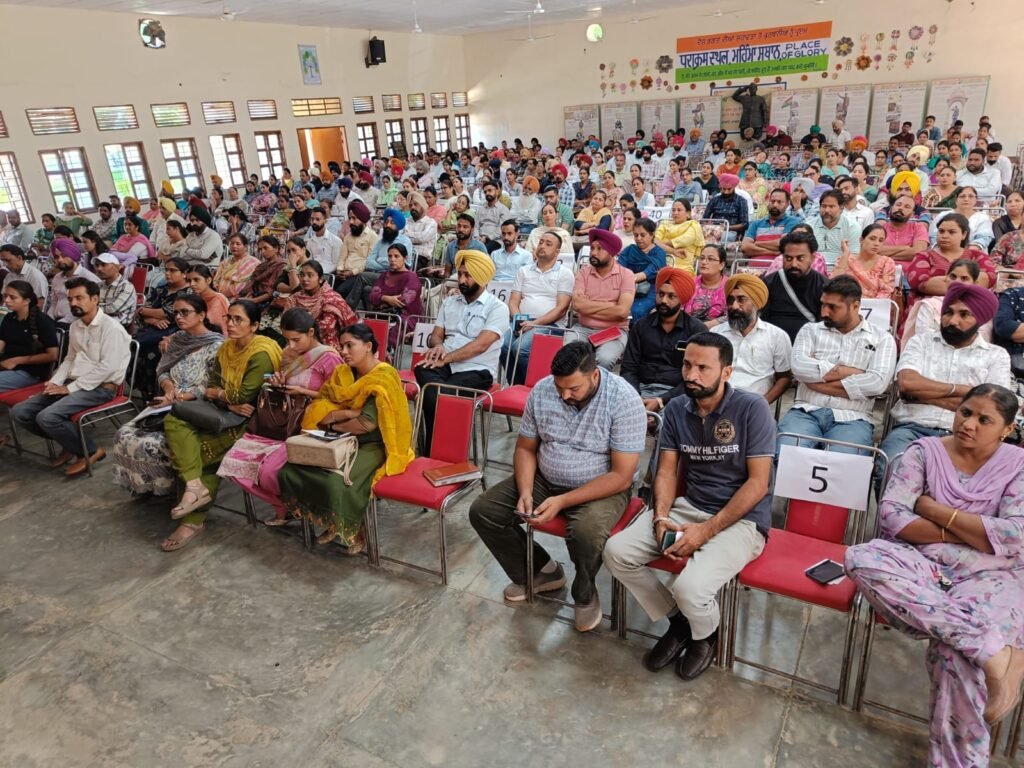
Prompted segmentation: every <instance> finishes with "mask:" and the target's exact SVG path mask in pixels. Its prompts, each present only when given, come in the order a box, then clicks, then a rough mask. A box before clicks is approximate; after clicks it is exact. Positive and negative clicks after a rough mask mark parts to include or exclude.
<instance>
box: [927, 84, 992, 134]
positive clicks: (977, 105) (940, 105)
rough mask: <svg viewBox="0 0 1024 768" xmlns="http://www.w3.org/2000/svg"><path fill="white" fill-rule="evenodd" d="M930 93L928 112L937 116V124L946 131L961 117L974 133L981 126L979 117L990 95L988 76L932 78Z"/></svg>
mask: <svg viewBox="0 0 1024 768" xmlns="http://www.w3.org/2000/svg"><path fill="white" fill-rule="evenodd" d="M930 85H931V90H930V92H929V94H928V114H929V115H935V124H936V125H937V126H939V128H941V129H942V131H943V134H945V131H946V129H947V128H948V127H949V126H951V125H952V124H953V123H955V122H956V121H957V120H963V121H964V128H965V129H966V130H967V131H968V132H970V133H974V131H975V130H976V129H977V127H978V119H979V118H980V117H981V116H982V115H984V114H985V99H986V98H987V97H988V78H987V77H958V78H953V79H951V80H932V81H931V83H930Z"/></svg>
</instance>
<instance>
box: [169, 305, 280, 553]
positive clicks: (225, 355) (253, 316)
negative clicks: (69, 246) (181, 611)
mask: <svg viewBox="0 0 1024 768" xmlns="http://www.w3.org/2000/svg"><path fill="white" fill-rule="evenodd" d="M226 325H227V336H228V340H227V341H226V342H224V343H223V344H221V345H220V349H218V350H217V357H216V359H215V361H214V365H213V371H212V372H211V374H210V378H209V381H208V383H207V389H206V392H205V399H206V400H208V401H212V402H216V403H219V404H221V405H222V406H224V407H226V409H227V410H228V411H230V412H231V413H233V414H237V415H238V416H243V417H246V418H248V417H249V416H251V415H252V412H253V410H254V407H253V404H254V403H255V402H256V399H257V397H259V393H260V387H262V386H263V378H264V376H268V375H270V374H272V373H273V372H274V371H276V370H277V369H278V368H279V367H280V366H281V347H280V346H278V344H277V342H275V341H273V340H272V339H268V338H267V337H266V336H257V335H256V331H257V330H258V329H259V327H260V309H259V307H258V306H256V304H254V303H253V302H251V301H248V300H246V299H238V300H236V301H233V302H232V303H231V306H230V307H228V314H227V317H226ZM245 426H246V422H245V421H242V422H241V423H240V424H238V425H237V426H234V427H228V428H227V429H222V430H221V431H219V432H206V431H203V430H201V429H200V428H199V427H197V426H195V425H193V424H191V423H189V422H187V421H185V420H184V419H180V418H178V417H177V416H174V415H173V414H168V416H167V418H165V419H164V434H166V435H167V447H168V449H169V450H170V454H171V464H172V465H173V467H174V471H175V472H176V473H177V474H178V476H179V477H180V478H181V479H182V480H184V481H185V492H184V493H183V494H182V496H181V501H180V502H178V505H177V506H176V507H174V508H173V509H172V510H171V518H173V519H174V520H181V524H180V525H179V526H178V529H177V530H175V531H174V533H172V534H171V535H170V536H169V537H168V538H167V539H165V540H164V542H163V543H162V544H161V545H160V548H161V549H163V550H164V551H165V552H173V551H174V550H177V549H181V548H182V547H184V546H185V545H186V544H188V543H189V542H190V541H192V539H194V538H195V537H196V536H198V535H199V534H200V533H202V531H203V526H204V524H205V521H206V508H207V507H208V506H209V505H210V504H212V503H213V499H214V497H216V495H217V488H218V487H219V485H220V478H219V477H218V476H217V467H218V466H219V465H220V461H221V459H223V458H224V454H226V453H227V452H228V449H229V448H231V446H232V445H234V444H235V441H236V440H238V438H240V437H241V436H242V435H243V434H244V433H245Z"/></svg>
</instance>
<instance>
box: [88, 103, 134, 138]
mask: <svg viewBox="0 0 1024 768" xmlns="http://www.w3.org/2000/svg"><path fill="white" fill-rule="evenodd" d="M92 113H93V115H95V116H96V127H97V128H99V129H100V130H101V131H129V130H132V129H135V128H138V127H139V116H138V115H137V114H135V107H133V106H132V105H131V104H124V105H122V106H119V107H93V108H92Z"/></svg>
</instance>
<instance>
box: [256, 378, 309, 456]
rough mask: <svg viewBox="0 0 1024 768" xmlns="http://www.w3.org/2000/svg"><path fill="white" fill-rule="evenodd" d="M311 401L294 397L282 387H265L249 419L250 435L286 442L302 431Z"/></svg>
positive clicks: (302, 396)
mask: <svg viewBox="0 0 1024 768" xmlns="http://www.w3.org/2000/svg"><path fill="white" fill-rule="evenodd" d="M309 402H310V399H309V398H308V397H306V396H305V395H293V394H290V393H288V392H286V391H285V390H284V389H282V388H280V387H263V389H261V390H260V398H259V400H257V401H256V410H255V411H253V414H252V416H250V417H249V426H248V428H247V429H246V431H247V432H249V434H252V435H259V436H260V437H265V438H267V439H268V440H277V441H278V442H282V443H283V442H284V441H285V440H287V439H288V438H289V437H291V436H292V435H297V434H299V431H300V430H301V429H302V414H303V413H305V411H306V406H307V405H309Z"/></svg>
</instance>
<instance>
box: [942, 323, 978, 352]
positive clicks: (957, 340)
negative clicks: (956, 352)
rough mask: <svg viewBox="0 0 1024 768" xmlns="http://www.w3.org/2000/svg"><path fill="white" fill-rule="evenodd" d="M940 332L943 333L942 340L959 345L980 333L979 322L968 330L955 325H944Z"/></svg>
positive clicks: (954, 345)
mask: <svg viewBox="0 0 1024 768" xmlns="http://www.w3.org/2000/svg"><path fill="white" fill-rule="evenodd" d="M939 333H941V334H942V340H943V341H944V342H946V343H947V344H949V346H951V347H958V346H960V345H961V344H965V343H967V342H968V341H970V340H971V339H972V338H974V336H975V334H977V333H978V324H977V323H975V324H974V325H972V326H971V327H970V328H968V329H966V330H961V329H960V328H957V327H956V326H953V325H944V326H942V328H940V329H939Z"/></svg>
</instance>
